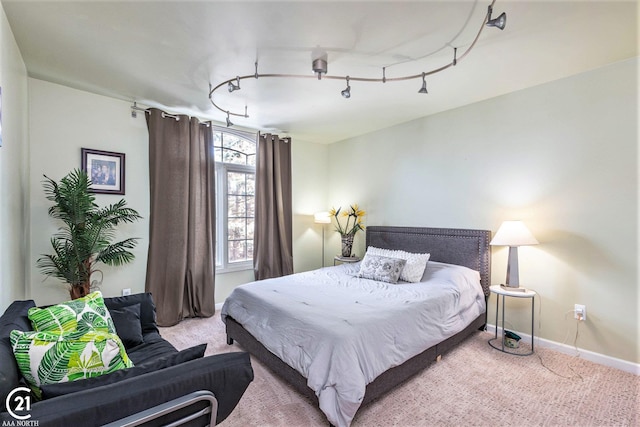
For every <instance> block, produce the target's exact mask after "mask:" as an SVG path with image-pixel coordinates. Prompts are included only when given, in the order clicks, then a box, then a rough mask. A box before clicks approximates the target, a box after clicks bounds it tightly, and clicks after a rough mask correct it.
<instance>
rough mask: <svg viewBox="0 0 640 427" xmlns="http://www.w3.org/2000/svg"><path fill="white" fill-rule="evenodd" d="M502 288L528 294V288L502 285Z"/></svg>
mask: <svg viewBox="0 0 640 427" xmlns="http://www.w3.org/2000/svg"><path fill="white" fill-rule="evenodd" d="M500 287H501V288H502V289H504V290H505V291H509V292H527V289H526V288H521V287H518V286H509V285H500Z"/></svg>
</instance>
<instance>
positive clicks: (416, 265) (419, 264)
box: [367, 246, 431, 283]
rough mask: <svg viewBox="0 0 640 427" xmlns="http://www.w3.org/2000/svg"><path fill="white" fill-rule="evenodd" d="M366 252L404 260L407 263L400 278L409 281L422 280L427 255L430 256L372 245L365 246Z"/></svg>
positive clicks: (427, 259) (427, 258)
mask: <svg viewBox="0 0 640 427" xmlns="http://www.w3.org/2000/svg"><path fill="white" fill-rule="evenodd" d="M367 254H371V255H377V256H383V257H388V258H400V259H404V260H406V261H407V263H406V264H405V266H404V268H403V269H402V272H401V273H400V280H404V281H405V282H411V283H418V282H419V281H420V280H422V275H423V274H424V270H425V268H426V267H427V261H429V256H431V254H414V253H411V252H406V251H400V250H397V251H396V250H391V249H381V248H376V247H374V246H369V247H368V248H367Z"/></svg>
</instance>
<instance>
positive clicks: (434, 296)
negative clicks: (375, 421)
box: [222, 261, 486, 427]
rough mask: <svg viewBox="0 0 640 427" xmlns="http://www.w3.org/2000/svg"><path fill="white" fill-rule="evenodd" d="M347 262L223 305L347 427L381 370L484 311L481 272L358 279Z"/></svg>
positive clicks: (436, 266)
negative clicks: (412, 279)
mask: <svg viewBox="0 0 640 427" xmlns="http://www.w3.org/2000/svg"><path fill="white" fill-rule="evenodd" d="M358 269H359V263H356V264H343V265H340V266H337V267H327V268H323V269H319V270H314V271H309V272H305V273H298V274H293V275H290V276H285V277H281V278H277V279H269V280H262V281H258V282H253V283H248V284H246V285H242V286H239V287H237V288H236V289H235V290H234V291H233V292H232V293H231V295H230V296H229V297H228V298H227V300H226V301H225V303H224V306H223V307H222V319H223V321H224V320H225V318H226V317H227V316H230V317H233V318H234V319H235V320H236V321H237V322H239V323H240V324H241V325H242V326H243V327H244V328H245V329H246V330H247V331H249V332H250V333H251V334H252V335H253V336H254V337H255V338H257V339H258V340H259V341H260V342H261V343H262V344H264V346H265V347H266V348H268V349H269V350H270V351H271V352H273V353H274V354H276V355H277V356H278V357H279V358H280V359H282V360H283V361H285V362H286V363H287V364H288V365H290V366H292V367H293V368H295V369H296V370H297V371H298V372H300V373H301V374H302V375H303V376H304V377H306V378H307V385H308V386H309V387H310V388H311V389H313V390H314V391H315V392H316V394H317V396H318V400H319V403H320V409H321V410H322V411H323V412H324V413H325V415H326V416H327V419H328V420H329V421H330V422H331V423H332V424H333V425H336V426H338V427H343V426H348V425H349V424H350V423H351V420H352V419H353V416H354V415H355V413H356V411H357V410H358V408H359V407H360V404H361V402H362V399H363V397H364V392H365V387H366V385H367V384H369V383H370V382H372V381H373V380H374V379H375V378H376V377H377V376H378V375H380V374H381V373H382V372H384V371H386V370H388V369H389V368H391V367H394V366H397V365H400V364H401V363H403V362H404V361H406V360H407V359H409V358H411V357H413V356H415V355H416V354H419V353H421V352H422V351H424V350H425V349H427V348H429V347H431V346H432V345H434V344H437V343H438V342H440V341H442V340H443V339H446V338H448V337H450V336H452V335H454V334H456V333H457V332H460V331H461V330H463V329H464V328H465V327H466V326H467V325H468V324H469V323H471V321H473V320H474V319H475V318H476V317H478V316H479V315H480V314H481V313H484V311H485V309H486V307H485V299H484V295H483V293H482V288H481V286H480V275H479V273H478V272H477V271H474V270H471V269H468V268H466V267H460V266H453V265H450V264H442V263H437V262H433V261H429V262H428V264H427V269H426V271H425V274H424V276H423V281H422V282H420V283H402V282H401V283H398V284H396V285H393V284H387V283H383V282H376V281H373V280H368V279H360V278H357V277H355V276H356V275H357V272H358Z"/></svg>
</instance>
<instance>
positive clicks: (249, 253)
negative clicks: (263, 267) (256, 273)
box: [247, 240, 253, 260]
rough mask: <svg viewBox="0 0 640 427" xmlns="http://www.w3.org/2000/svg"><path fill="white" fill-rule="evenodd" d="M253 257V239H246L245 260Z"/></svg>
mask: <svg viewBox="0 0 640 427" xmlns="http://www.w3.org/2000/svg"><path fill="white" fill-rule="evenodd" d="M252 259H253V240H247V260H252Z"/></svg>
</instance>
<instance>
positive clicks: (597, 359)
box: [487, 323, 640, 375]
mask: <svg viewBox="0 0 640 427" xmlns="http://www.w3.org/2000/svg"><path fill="white" fill-rule="evenodd" d="M495 331H496V326H495V325H491V324H489V323H487V332H490V333H493V334H495ZM513 332H515V333H516V334H518V335H520V337H521V338H522V340H523V341H524V342H526V343H529V344H531V335H529V334H525V333H522V332H518V331H513ZM501 333H502V329H501V328H498V334H501ZM535 339H536V341H535V346H540V347H545V348H550V349H552V350H555V351H557V352H559V353H563V354H568V355H569V356H578V357H580V358H581V359H585V360H588V361H590V362H594V363H598V364H600V365H604V366H608V367H610V368H615V369H620V370H621V371H625V372H630V373H632V374H635V375H640V364H638V363H633V362H629V361H627V360H623V359H618V358H615V357H611V356H607V355H605V354H600V353H596V352H594V351H589V350H585V349H582V348H579V347H578V351H577V352H576V349H575V347H573V346H571V345H567V344H562V343H559V342H556V341H551V340H547V339H544V338H540V337H536V338H535ZM535 346H534V347H535Z"/></svg>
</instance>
